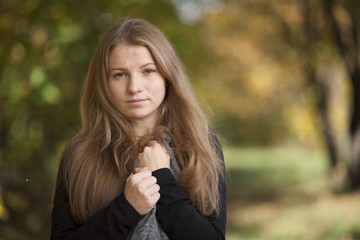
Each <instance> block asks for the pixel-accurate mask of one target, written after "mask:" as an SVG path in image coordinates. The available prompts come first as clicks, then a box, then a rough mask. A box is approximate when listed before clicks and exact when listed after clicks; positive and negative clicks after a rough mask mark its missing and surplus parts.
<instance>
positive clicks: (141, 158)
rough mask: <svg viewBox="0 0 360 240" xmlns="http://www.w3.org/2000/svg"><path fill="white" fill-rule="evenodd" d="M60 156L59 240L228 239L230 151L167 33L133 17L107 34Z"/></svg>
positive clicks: (55, 215)
mask: <svg viewBox="0 0 360 240" xmlns="http://www.w3.org/2000/svg"><path fill="white" fill-rule="evenodd" d="M80 108H81V117H82V128H81V130H80V131H79V132H78V133H77V134H76V135H75V136H74V137H73V138H72V139H70V141H69V142H68V143H67V145H66V147H65V149H64V150H63V152H62V154H61V159H60V160H61V161H60V165H59V170H58V176H57V182H56V187H55V195H54V199H53V210H52V229H51V239H53V240H60V239H64V240H65V239H117V240H119V239H154V240H156V239H207V240H209V239H225V226H226V184H225V179H224V175H225V170H224V159H223V154H222V149H221V145H220V143H219V142H218V140H217V138H216V137H215V135H214V134H212V133H211V132H210V130H209V127H208V123H207V119H206V118H205V116H204V114H203V113H202V111H201V109H200V107H199V105H198V103H197V101H196V99H195V97H194V95H193V92H192V90H191V87H190V85H189V81H188V78H187V76H186V74H185V71H184V68H183V66H182V63H181V62H180V60H179V59H178V57H177V56H176V54H175V52H174V49H173V48H172V46H171V44H170V43H169V41H168V40H167V39H166V37H165V36H164V35H163V33H162V32H161V31H160V30H159V29H157V28H156V27H155V26H153V25H151V24H150V23H148V22H147V21H145V20H142V19H129V18H126V19H124V20H122V21H120V22H117V23H115V24H114V25H113V27H112V28H111V29H110V30H109V31H108V32H107V34H106V35H105V36H104V38H103V39H102V41H101V42H100V44H99V46H98V49H97V50H96V52H95V54H94V56H93V58H92V61H91V63H90V67H89V71H88V74H87V77H86V81H85V83H84V86H83V91H82V96H81V104H80Z"/></svg>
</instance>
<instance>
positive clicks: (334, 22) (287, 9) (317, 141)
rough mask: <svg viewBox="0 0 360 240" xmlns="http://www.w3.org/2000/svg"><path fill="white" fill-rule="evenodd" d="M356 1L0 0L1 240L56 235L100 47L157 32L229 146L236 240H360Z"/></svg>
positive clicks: (359, 18) (231, 228)
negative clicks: (53, 229)
mask: <svg viewBox="0 0 360 240" xmlns="http://www.w3.org/2000/svg"><path fill="white" fill-rule="evenodd" d="M359 13H360V2H359V1H357V0H311V1H310V0H178V1H177V0H172V1H171V0H101V1H97V0H88V1H72V0H71V1H70V0H63V1H59V0H46V1H45V0H0V239H5V240H13V239H14V240H20V239H21V240H28V239H40V240H42V239H49V233H50V211H51V194H52V188H53V186H54V182H55V177H56V171H57V164H58V156H59V153H60V152H61V150H62V148H63V147H64V144H65V143H66V141H67V140H68V139H69V138H70V137H71V136H73V135H74V134H75V133H76V132H77V131H78V129H79V128H80V116H79V109H78V103H79V92H80V89H81V85H82V82H83V80H84V78H85V75H86V72H87V68H88V65H89V62H90V59H91V57H92V54H93V52H94V51H95V48H96V46H97V44H98V42H99V39H100V38H101V36H102V35H103V34H104V32H105V31H106V30H107V29H108V28H109V27H110V25H111V24H112V23H113V22H114V21H115V20H117V19H119V18H122V17H124V16H133V17H141V18H145V19H147V20H149V21H150V22H152V23H154V24H155V25H156V26H158V27H159V28H160V29H161V30H162V31H163V32H164V33H165V34H166V35H167V36H168V38H169V39H170V41H171V42H172V43H173V44H174V47H175V48H176V50H177V52H178V54H179V56H180V58H181V59H182V60H183V62H184V64H185V66H186V68H187V70H188V72H189V75H190V78H191V82H192V85H193V87H194V90H195V92H196V95H197V96H198V98H199V100H200V101H201V103H203V104H204V106H206V107H205V109H206V112H207V113H208V114H209V116H210V118H211V120H212V122H213V125H214V127H215V129H216V130H217V132H218V133H219V134H220V135H221V136H222V138H223V141H222V143H223V146H224V152H225V161H226V165H227V170H228V173H227V178H228V179H227V180H228V227H227V239H230V240H234V239H346V240H349V239H360V204H359V203H360V193H359V190H358V189H359V187H360V64H359V24H360V14H359Z"/></svg>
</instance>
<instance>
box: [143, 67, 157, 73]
mask: <svg viewBox="0 0 360 240" xmlns="http://www.w3.org/2000/svg"><path fill="white" fill-rule="evenodd" d="M153 72H155V70H154V69H150V68H149V69H145V71H144V73H146V74H149V73H153Z"/></svg>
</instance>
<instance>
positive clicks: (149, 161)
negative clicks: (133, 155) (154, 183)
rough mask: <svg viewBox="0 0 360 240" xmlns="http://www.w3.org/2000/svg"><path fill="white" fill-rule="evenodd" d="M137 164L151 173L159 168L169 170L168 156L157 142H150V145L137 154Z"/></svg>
mask: <svg viewBox="0 0 360 240" xmlns="http://www.w3.org/2000/svg"><path fill="white" fill-rule="evenodd" d="M137 163H138V164H139V166H140V167H147V168H148V169H149V170H150V171H152V172H153V171H155V170H158V169H160V168H170V155H169V153H168V152H167V150H166V148H165V147H163V146H161V145H160V144H159V143H158V142H157V141H151V142H150V145H149V146H146V147H145V148H144V151H143V152H142V153H140V154H139V156H138V159H137Z"/></svg>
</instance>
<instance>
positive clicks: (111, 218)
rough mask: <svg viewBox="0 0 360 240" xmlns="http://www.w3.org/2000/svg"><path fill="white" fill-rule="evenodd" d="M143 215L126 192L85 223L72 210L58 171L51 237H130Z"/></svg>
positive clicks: (62, 239) (64, 239) (60, 239)
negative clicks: (130, 200) (127, 197)
mask: <svg viewBox="0 0 360 240" xmlns="http://www.w3.org/2000/svg"><path fill="white" fill-rule="evenodd" d="M59 173H61V169H60V171H59ZM141 217H142V216H141V215H140V214H139V213H138V212H137V211H136V210H135V209H134V208H133V207H132V206H131V204H130V203H129V202H128V201H127V200H126V199H125V196H124V194H123V193H122V194H120V195H119V196H118V197H116V198H115V199H114V200H113V201H112V202H110V204H109V205H108V206H106V207H105V208H103V209H102V210H100V211H99V212H97V213H95V214H94V215H92V216H91V217H89V218H88V219H87V220H86V222H85V223H81V224H79V223H77V222H76V221H75V220H74V218H73V217H72V215H71V212H70V207H69V199H68V195H67V191H66V189H65V187H64V185H63V184H62V179H61V174H58V181H57V186H56V189H55V196H54V199H53V208H52V214H51V220H52V223H51V235H50V239H51V240H80V239H89V240H92V239H94V240H95V239H104V240H105V239H118V240H120V239H126V237H127V235H128V234H129V232H130V231H131V229H132V228H133V227H134V226H135V225H136V224H137V223H138V221H139V220H140V219H141Z"/></svg>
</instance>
